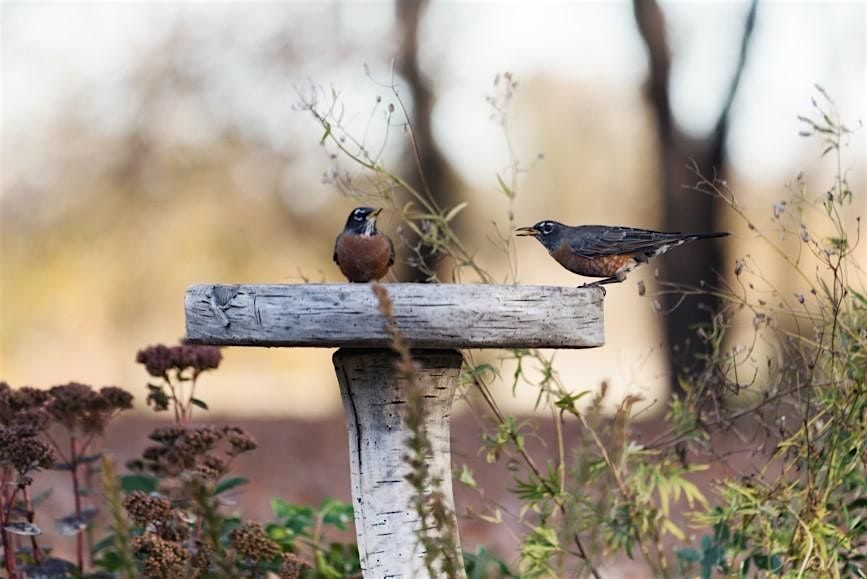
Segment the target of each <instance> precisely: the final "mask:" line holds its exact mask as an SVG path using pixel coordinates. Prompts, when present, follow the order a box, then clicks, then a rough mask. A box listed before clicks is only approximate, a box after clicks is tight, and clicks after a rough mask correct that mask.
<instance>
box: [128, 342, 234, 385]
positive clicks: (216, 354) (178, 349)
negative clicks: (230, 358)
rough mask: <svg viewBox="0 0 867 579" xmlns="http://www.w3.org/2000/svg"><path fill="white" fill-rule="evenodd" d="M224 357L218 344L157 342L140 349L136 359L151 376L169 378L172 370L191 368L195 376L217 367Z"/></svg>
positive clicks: (180, 370) (178, 370) (181, 370)
mask: <svg viewBox="0 0 867 579" xmlns="http://www.w3.org/2000/svg"><path fill="white" fill-rule="evenodd" d="M222 359H223V355H222V354H221V353H220V349H219V348H218V347H216V346H199V345H194V344H183V345H180V346H165V345H163V344H157V345H155V346H148V347H147V348H145V349H144V350H139V352H138V354H136V358H135V361H136V362H138V363H139V364H144V367H145V370H147V372H148V374H150V375H151V376H154V377H155V378H166V379H168V373H169V371H170V370H174V371H176V372H178V373H181V372H183V371H184V370H188V369H191V370H192V371H193V376H194V377H195V376H198V375H199V374H201V373H202V372H205V371H206V370H214V369H216V368H217V367H219V365H220V361H221V360H222Z"/></svg>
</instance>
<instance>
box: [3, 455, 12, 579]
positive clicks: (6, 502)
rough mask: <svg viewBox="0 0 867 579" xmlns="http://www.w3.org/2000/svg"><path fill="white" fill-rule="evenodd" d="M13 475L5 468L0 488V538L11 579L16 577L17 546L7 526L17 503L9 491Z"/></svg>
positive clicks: (10, 470)
mask: <svg viewBox="0 0 867 579" xmlns="http://www.w3.org/2000/svg"><path fill="white" fill-rule="evenodd" d="M11 473H12V469H11V468H9V467H4V468H3V474H2V477H0V484H2V485H3V486H2V488H0V524H2V526H0V537H2V540H3V562H4V564H5V566H6V572H7V573H8V574H9V577H14V576H15V546H14V545H13V542H14V541H13V539H12V537H10V536H9V532H8V531H7V530H6V528H5V527H6V524H7V523H8V521H9V514H10V513H11V511H12V505H13V503H14V501H15V496H14V494H10V493H9V492H8V491H7V489H8V488H10V486H11Z"/></svg>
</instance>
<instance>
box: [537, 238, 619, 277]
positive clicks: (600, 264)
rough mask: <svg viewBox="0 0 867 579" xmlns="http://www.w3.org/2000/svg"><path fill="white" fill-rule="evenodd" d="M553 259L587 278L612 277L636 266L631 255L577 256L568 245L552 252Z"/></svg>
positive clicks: (563, 245)
mask: <svg viewBox="0 0 867 579" xmlns="http://www.w3.org/2000/svg"><path fill="white" fill-rule="evenodd" d="M551 257H553V258H554V259H556V260H557V261H558V262H559V263H560V265H562V266H563V267H565V268H566V269H568V270H569V271H571V272H572V273H577V274H578V275H583V276H586V277H612V276H614V275H616V274H617V273H618V272H619V271H621V270H624V269H630V268H632V267H634V266H635V264H636V261H635V258H634V257H632V256H631V255H629V254H622V255H601V256H598V257H584V256H583V255H577V254H576V253H574V252H573V251H572V250H571V249H569V245H568V244H566V243H564V244H562V245H561V246H560V247H558V248H557V249H555V250H554V251H552V252H551Z"/></svg>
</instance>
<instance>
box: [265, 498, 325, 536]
mask: <svg viewBox="0 0 867 579" xmlns="http://www.w3.org/2000/svg"><path fill="white" fill-rule="evenodd" d="M271 509H272V510H273V511H274V515H275V516H276V517H277V518H278V519H280V522H281V523H282V524H283V526H284V527H286V528H288V529H290V530H291V531H293V532H294V533H295V534H298V535H300V534H303V533H304V532H305V531H306V530H307V529H309V528H311V527H313V525H314V524H315V523H316V517H315V516H314V513H313V508H312V507H308V506H302V505H293V504H292V503H290V502H287V501H284V500H283V499H272V500H271Z"/></svg>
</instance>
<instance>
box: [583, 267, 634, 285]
mask: <svg viewBox="0 0 867 579" xmlns="http://www.w3.org/2000/svg"><path fill="white" fill-rule="evenodd" d="M624 281H626V272H625V271H618V272H617V273H615V274H614V275H612V276H611V277H606V278H605V279H600V280H599V281H594V282H592V283H585V284H584V285H582V286H581V287H596V286H600V285H605V284H609V283H623V282H624Z"/></svg>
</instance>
